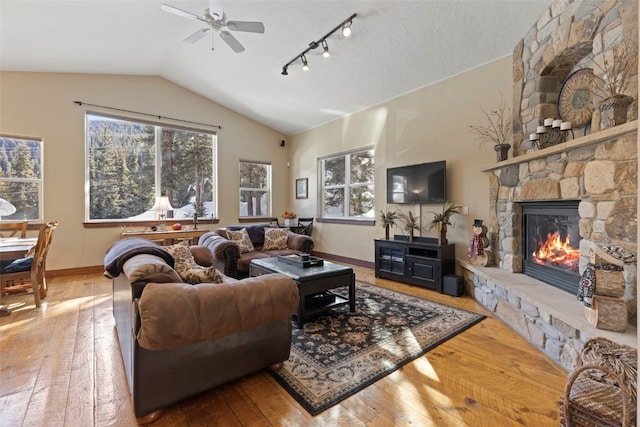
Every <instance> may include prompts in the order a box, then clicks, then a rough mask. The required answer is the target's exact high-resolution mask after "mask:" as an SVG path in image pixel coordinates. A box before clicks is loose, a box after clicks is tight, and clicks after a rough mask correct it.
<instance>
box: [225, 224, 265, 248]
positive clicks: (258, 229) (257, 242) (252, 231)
mask: <svg viewBox="0 0 640 427" xmlns="http://www.w3.org/2000/svg"><path fill="white" fill-rule="evenodd" d="M265 227H269V224H249V225H229V226H227V230H231V231H239V230H242V229H243V228H245V229H246V230H247V233H249V238H250V239H251V243H253V245H254V246H262V245H263V244H264V229H265Z"/></svg>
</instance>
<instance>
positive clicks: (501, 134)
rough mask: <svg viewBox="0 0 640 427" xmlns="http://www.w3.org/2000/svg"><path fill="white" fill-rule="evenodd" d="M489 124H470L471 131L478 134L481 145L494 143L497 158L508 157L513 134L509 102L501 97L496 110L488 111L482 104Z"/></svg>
mask: <svg viewBox="0 0 640 427" xmlns="http://www.w3.org/2000/svg"><path fill="white" fill-rule="evenodd" d="M480 108H481V109H482V113H483V114H484V116H485V118H486V120H487V124H484V125H470V126H469V129H471V133H473V134H475V135H477V136H478V137H479V138H478V139H479V140H480V145H481V146H482V144H483V143H485V142H488V143H490V144H492V145H493V149H494V150H496V158H497V160H498V161H502V160H506V159H507V152H508V151H509V148H511V144H510V141H511V139H512V135H513V116H512V115H511V109H510V108H509V107H507V103H506V102H505V101H504V100H503V99H502V98H500V101H499V102H498V107H497V108H496V109H495V110H491V111H487V110H485V109H484V108H483V107H482V106H481V107H480Z"/></svg>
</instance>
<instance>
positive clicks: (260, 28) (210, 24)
mask: <svg viewBox="0 0 640 427" xmlns="http://www.w3.org/2000/svg"><path fill="white" fill-rule="evenodd" d="M223 3H224V1H223V0H209V8H208V9H205V11H204V15H203V16H199V15H195V14H193V13H191V12H186V11H184V10H182V9H178V8H177V7H174V6H171V5H168V4H163V5H162V10H164V11H165V12H169V13H173V14H175V15H178V16H182V17H183V18H187V19H191V20H194V21H200V22H204V23H205V24H207V27H205V28H201V29H199V30H198V31H196V32H195V33H193V34H191V35H190V36H189V37H187V38H186V39H184V41H185V42H187V43H195V42H197V41H198V40H200V39H201V38H203V37H204V36H206V35H207V33H208V32H209V31H210V30H214V31H217V32H219V33H220V38H222V40H224V41H225V43H227V44H228V45H229V47H230V48H231V49H233V51H234V52H236V53H240V52H242V51H244V46H242V44H240V42H239V41H238V39H236V38H235V37H234V36H233V35H232V34H231V33H230V32H229V31H227V30H231V31H245V32H249V33H264V24H263V23H262V22H257V21H227V15H226V13H224V10H223ZM212 34H213V32H212ZM211 50H213V42H212V44H211Z"/></svg>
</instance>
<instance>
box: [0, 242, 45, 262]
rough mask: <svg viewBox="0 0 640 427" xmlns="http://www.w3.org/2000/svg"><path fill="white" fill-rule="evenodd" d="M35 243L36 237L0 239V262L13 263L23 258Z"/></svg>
mask: <svg viewBox="0 0 640 427" xmlns="http://www.w3.org/2000/svg"><path fill="white" fill-rule="evenodd" d="M37 242H38V238H37V237H3V238H0V261H13V260H15V259H20V258H24V257H25V256H26V255H27V253H28V252H29V250H30V249H31V248H33V247H34V246H35V245H36V243H37Z"/></svg>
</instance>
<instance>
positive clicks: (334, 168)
mask: <svg viewBox="0 0 640 427" xmlns="http://www.w3.org/2000/svg"><path fill="white" fill-rule="evenodd" d="M373 168H374V150H373V148H367V149H364V150H358V151H354V152H350V153H346V154H340V155H336V156H331V157H326V158H323V159H320V167H319V170H320V173H321V175H322V176H321V182H322V215H323V217H324V218H352V219H371V218H374V216H375V211H374V206H373V204H374V196H373V195H374V170H373Z"/></svg>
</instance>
